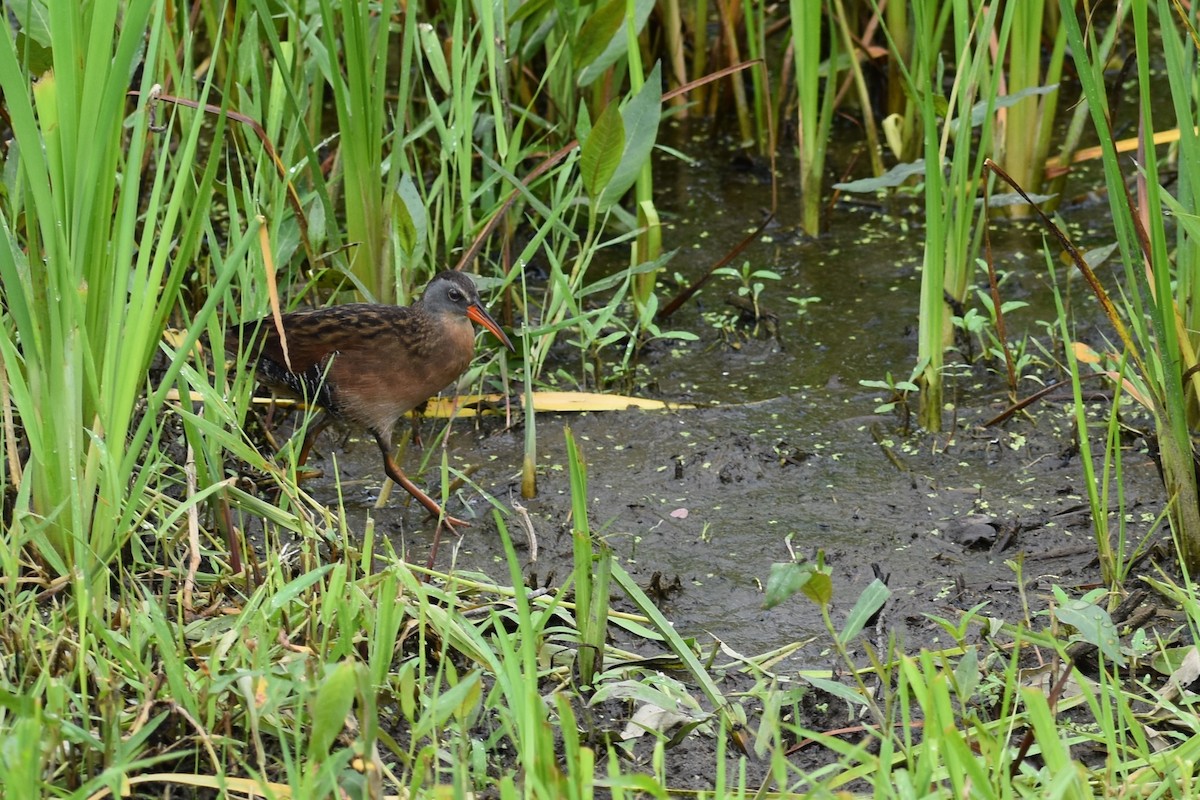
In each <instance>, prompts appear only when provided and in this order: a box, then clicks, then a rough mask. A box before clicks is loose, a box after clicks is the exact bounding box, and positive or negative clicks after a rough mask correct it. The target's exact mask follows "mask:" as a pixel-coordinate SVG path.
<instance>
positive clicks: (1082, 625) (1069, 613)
mask: <svg viewBox="0 0 1200 800" xmlns="http://www.w3.org/2000/svg"><path fill="white" fill-rule="evenodd" d="M1055 594H1056V595H1058V601H1059V603H1060V605H1059V606H1058V607H1057V608H1056V609H1055V610H1054V616H1055V617H1056V618H1057V619H1058V621H1059V622H1061V623H1063V624H1064V625H1070V626H1071V627H1072V628H1074V629H1075V630H1076V631H1078V632H1079V636H1080V637H1081V638H1082V639H1083V640H1084V641H1085V642H1088V643H1089V644H1093V645H1095V646H1096V647H1097V648H1099V650H1100V652H1101V653H1103V654H1104V657H1105V658H1106V659H1108V660H1109V661H1110V662H1112V663H1113V664H1116V665H1118V666H1120V665H1123V664H1124V663H1125V656H1123V655H1122V654H1121V642H1120V638H1119V637H1118V636H1117V627H1116V625H1114V624H1113V621H1112V617H1110V616H1109V615H1108V612H1107V611H1105V610H1104V609H1103V608H1100V606H1098V605H1095V604H1094V603H1090V602H1088V601H1086V600H1072V599H1069V598H1067V597H1066V595H1065V593H1063V592H1062V591H1061V589H1059V588H1058V587H1055Z"/></svg>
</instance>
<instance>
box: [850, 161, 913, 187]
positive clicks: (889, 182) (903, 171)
mask: <svg viewBox="0 0 1200 800" xmlns="http://www.w3.org/2000/svg"><path fill="white" fill-rule="evenodd" d="M914 175H920V176H921V177H924V176H925V159H923V158H918V159H917V160H916V161H912V162H908V163H904V164H897V165H896V166H894V167H892V168H891V169H889V170H888V171H887V172H885V173H883V174H882V175H880V176H878V177H875V178H863V179H861V180H857V181H842V182H841V183H835V184H834V185H833V188H835V189H839V190H841V191H843V192H877V191H879V190H880V189H892V188H894V187H896V186H900V185H901V184H903V183H904V182H905V181H907V180H908V179H909V178H911V177H912V176H914Z"/></svg>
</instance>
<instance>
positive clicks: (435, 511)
mask: <svg viewBox="0 0 1200 800" xmlns="http://www.w3.org/2000/svg"><path fill="white" fill-rule="evenodd" d="M374 436H375V442H376V444H378V445H379V452H380V453H382V454H383V471H384V472H386V473H387V476H388V477H389V478H391V479H392V480H393V481H395V482H396V483H397V484H399V485H400V486H402V487H404V491H406V492H408V493H409V494H411V495H412V496H413V497H415V498H416V499H417V502H418V503H420V504H421V505H423V506H425V508H427V509H429V513H430V514H432V515H433V516H435V517H437V518H438V519H440V520H444V521H445V523H446V524H447V525H449V526H450V527H451V528H459V527H463V528H469V527H470V523H468V522H466V521H465V520H461V519H457V518H455V517H452V516H450V515H449V514H446V515H445V516H443V514H442V507H441V506H439V505H438V504H437V502H436V501H434V499H433V498H432V497H430V496H429V495H427V494H425V493H424V492H422V491H421V489H420V487H418V486H417V485H416V484H415V483H413V482H412V481H410V480H409V479H408V476H407V475H405V474H404V473H403V472H401V471H400V467H398V466H397V465H396V461H395V460H394V459H393V458H392V448H391V445H390V444H389V443H388V442H386V441H384V439H383V437H382V436H380V435H379V434H378V433H376V434H374Z"/></svg>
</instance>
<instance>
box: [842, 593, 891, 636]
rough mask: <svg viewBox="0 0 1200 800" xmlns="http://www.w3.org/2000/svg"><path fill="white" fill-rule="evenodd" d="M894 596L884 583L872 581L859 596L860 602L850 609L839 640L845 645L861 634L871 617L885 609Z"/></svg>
mask: <svg viewBox="0 0 1200 800" xmlns="http://www.w3.org/2000/svg"><path fill="white" fill-rule="evenodd" d="M891 596H892V592H891V590H890V589H888V587H887V586H886V585H885V584H884V582H883V581H881V580H879V579H878V578H876V579H875V580H873V581H871V583H870V585H869V586H867V588H866V589H863V593H862V594H860V595H859V596H858V602H857V603H855V604H854V608H852V609H850V615H849V616H848V617H846V625H845V627H843V628H842V632H841V633H840V634H838V639H839V640H840V641H841V642H842V644H845V643H847V642H849V641H850V640H851V639H853V638H854V637H855V636H857V635H858V634H859V632H860V631H861V630H862V629H863V627H864V626H865V625H866V624H867V620H869V619H870V618H871V616H872V615H873V614H874V613H875V612H876V611H878V610H879V609H881V608H883V604H884V603H886V602H887V601H888V598H889V597H891Z"/></svg>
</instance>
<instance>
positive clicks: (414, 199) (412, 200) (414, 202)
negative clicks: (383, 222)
mask: <svg viewBox="0 0 1200 800" xmlns="http://www.w3.org/2000/svg"><path fill="white" fill-rule="evenodd" d="M396 194H397V196H398V199H399V200H400V202H399V203H393V204H392V206H393V212H392V213H393V216H394V217H395V225H396V236H397V238H399V240H400V247H401V249H403V250H404V254H405V255H407V256H409V257H410V258H411V257H412V255H413V253H415V252H416V251H417V250H418V248H419V247H420V246H421V243H422V242H424V241H425V233H426V230H427V229H428V225H429V220H428V216H427V215H426V212H425V204H424V203H423V202H421V195H420V193H419V192H418V191H417V187H416V185H415V184H414V183H413V179H412V176H411V175H408V174H404V175H402V176H401V177H400V185H399V186H397V187H396Z"/></svg>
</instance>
